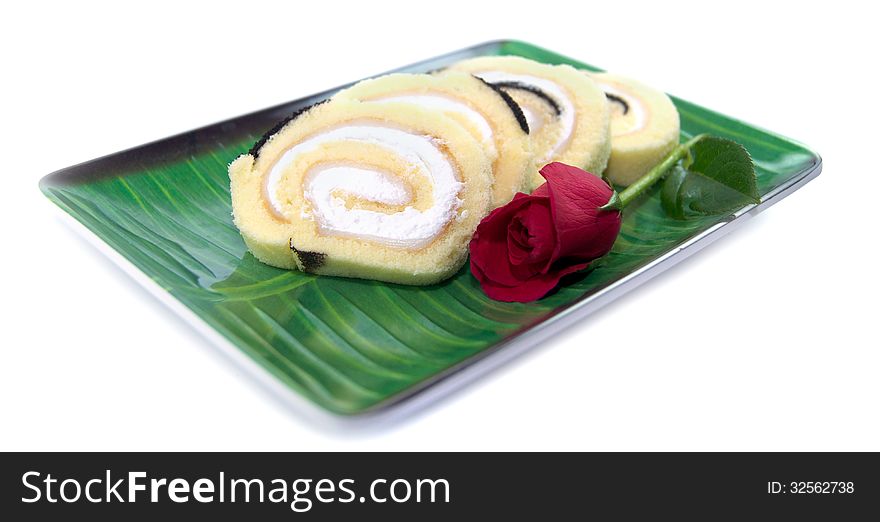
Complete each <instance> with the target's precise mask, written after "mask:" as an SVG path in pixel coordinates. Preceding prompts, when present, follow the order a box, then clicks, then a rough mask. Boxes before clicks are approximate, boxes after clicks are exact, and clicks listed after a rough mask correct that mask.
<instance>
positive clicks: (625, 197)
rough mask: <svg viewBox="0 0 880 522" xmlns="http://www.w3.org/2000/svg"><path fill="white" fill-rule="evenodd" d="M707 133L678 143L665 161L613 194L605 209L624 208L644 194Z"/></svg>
mask: <svg viewBox="0 0 880 522" xmlns="http://www.w3.org/2000/svg"><path fill="white" fill-rule="evenodd" d="M705 136H706V135H705V134H698V135H696V136H694V137H693V138H691V139H689V140H688V141H686V142H684V143H682V144H680V145H678V146H677V147H675V148H674V149H672V151H671V152H670V153H669V154H667V155H666V157H665V158H663V161H661V162H660V163H658V164H657V165H654V167H653V168H652V169H651V170H649V171H648V173H647V174H645V175H644V176H642V177H641V178H639V179H638V180H636V182H635V183H633V184H631V185H630V186H628V187H626V188H625V189H623V191H622V192H620V194H618V193H617V192H615V193H614V195H613V196H611V200H610V201H609V202H608V204H606V205H605V206H603V207H602V208H603V209H616V210H623V208H624V207H626V206H627V205H629V204H630V203H632V202H633V200H635V199H636V198H638V197H639V196H641V195H642V193H643V192H645V191H646V190H648V189H649V188H651V187H652V186H653V185H654V183H657V181H659V180H660V179H662V178H663V176H665V175H666V173H667V172H668V171H669V169H671V168H672V166H673V165H675V164H676V163H678V162H679V161H681V160H682V159H683V158H684V157H685V156H687V155H688V152H689V151H690V149H691V147H693V146H694V144H695V143H697V142H698V141H700V140H702V139H703V138H704V137H705Z"/></svg>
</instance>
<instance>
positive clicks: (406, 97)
mask: <svg viewBox="0 0 880 522" xmlns="http://www.w3.org/2000/svg"><path fill="white" fill-rule="evenodd" d="M370 102H372V103H383V102H404V103H412V104H414V105H419V106H421V107H425V108H429V109H436V110H439V111H444V112H454V113H456V114H460V115H462V116H464V117H465V118H467V119H468V121H470V122H471V123H472V124H473V125H474V127H476V128H477V131H478V132H479V133H480V137H481V138H482V142H483V147H484V148H486V149H487V152H489V153H490V154H491V155H492V156H493V157H494V156H496V155H497V152H496V149H495V139H494V133H493V132H492V125H490V124H489V121H488V120H487V119H486V118H485V117H484V116H483V115H482V114H480V113H479V111H476V110H474V109H472V108H471V107H470V106H469V105H468V104H466V103H464V102H462V101H458V100H455V99H453V98H449V97H446V96H440V95H436V94H401V95H397V96H386V97H382V98H376V99H373V100H370Z"/></svg>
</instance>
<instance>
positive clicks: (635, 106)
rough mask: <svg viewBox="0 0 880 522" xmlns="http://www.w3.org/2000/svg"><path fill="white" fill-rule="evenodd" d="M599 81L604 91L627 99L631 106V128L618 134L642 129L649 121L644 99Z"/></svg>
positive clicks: (628, 104) (621, 134)
mask: <svg viewBox="0 0 880 522" xmlns="http://www.w3.org/2000/svg"><path fill="white" fill-rule="evenodd" d="M597 83H598V84H599V87H600V88H601V89H602V90H603V91H604V92H607V93H608V94H612V95H614V96H618V97H620V98H622V99H623V100H624V101H626V104H627V106H628V107H629V111H630V112H632V114H633V123H632V125H631V126H630V128H629V129H627V130H626V132H622V133H620V134H617V136H623V135H625V134H629V133H631V132H636V131H639V130H642V129H643V128H644V127H645V123H646V122H647V121H648V117H647V113H646V111H645V106H644V105H642V101H641V100H640V99H638V98H636V97H635V96H632V95H631V94H629V93H628V92H624V91H621V90H620V89H618V88H616V87H614V86H613V85H610V84H607V83H602V82H599V81H597ZM611 103H613V102H611Z"/></svg>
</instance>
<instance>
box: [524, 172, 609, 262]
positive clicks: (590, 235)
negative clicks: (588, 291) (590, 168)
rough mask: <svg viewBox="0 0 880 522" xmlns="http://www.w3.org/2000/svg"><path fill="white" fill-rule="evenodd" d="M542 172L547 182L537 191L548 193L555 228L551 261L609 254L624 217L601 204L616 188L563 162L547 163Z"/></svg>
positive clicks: (586, 259)
mask: <svg viewBox="0 0 880 522" xmlns="http://www.w3.org/2000/svg"><path fill="white" fill-rule="evenodd" d="M541 175H542V176H544V179H546V180H547V183H545V184H544V185H541V186H540V187H539V188H538V190H537V191H536V192H539V191H540V192H539V195H543V194H547V195H548V196H549V198H550V209H551V212H552V213H553V222H554V224H555V228H556V248H555V249H554V252H553V255H552V256H551V263H553V262H555V261H557V260H559V259H562V258H568V257H573V258H578V259H583V260H585V261H590V260H593V259H596V258H597V257H601V256H603V255H605V254H606V253H608V251H609V250H611V247H612V245H613V244H614V241H615V239H617V234H618V233H619V232H620V221H621V217H620V212H619V211H617V210H599V207H601V206H603V205H605V204H606V203H608V201H609V200H610V199H611V196H612V195H613V193H614V191H613V189H612V188H611V187H609V186H608V184H607V183H606V182H605V181H603V180H602V179H600V178H598V177H596V176H593V175H592V174H590V173H588V172H586V171H584V170H582V169H579V168H577V167H572V166H570V165H565V164H564V163H558V162H554V163H549V164H547V165H545V166H544V167H543V168H542V169H541ZM550 267H551V264H548V265H547V266H546V267H545V269H546V270H549V269H550Z"/></svg>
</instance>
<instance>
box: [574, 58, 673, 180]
mask: <svg viewBox="0 0 880 522" xmlns="http://www.w3.org/2000/svg"><path fill="white" fill-rule="evenodd" d="M590 76H592V78H593V79H594V80H595V81H596V82H597V83H598V84H599V86H600V87H603V86H606V85H607V86H609V87H611V89H613V90H614V91H617V92H619V93H620V94H622V95H623V97H624V99H628V100H630V103H632V101H633V100H636V101H637V102H638V103H639V104H640V105H641V107H642V109H643V110H644V117H645V119H644V124H643V125H642V126H641V128H639V129H634V128H633V126H634V125H636V122H635V121H634V118H635V112H636V111H634V110H630V111H628V112H627V114H623V111H622V106H619V104H617V103H611V104H610V105H612V117H611V158H610V159H609V161H608V168H607V170H606V171H605V176H606V177H607V178H608V179H609V180H610V181H611V182H612V183H615V184H617V185H629V184H630V183H633V182H634V181H636V180H637V179H639V178H640V177H642V176H643V175H644V174H645V173H647V172H648V171H649V170H650V169H651V167H653V166H654V165H656V164H657V163H659V162H660V161H661V160H662V159H663V157H665V156H666V154H668V153H669V151H671V150H672V149H673V148H674V147H675V146H676V145H677V144H678V142H679V134H680V122H679V116H678V111H677V110H676V108H675V105H674V104H673V103H672V100H670V99H669V96H667V95H666V94H665V93H663V92H661V91H658V90H656V89H653V88H651V87H648V86H647V85H644V84H642V83H640V82H637V81H635V80H633V79H630V78H626V77H623V76H618V75H616V74H609V73H591V74H590ZM615 106H616V107H615Z"/></svg>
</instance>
